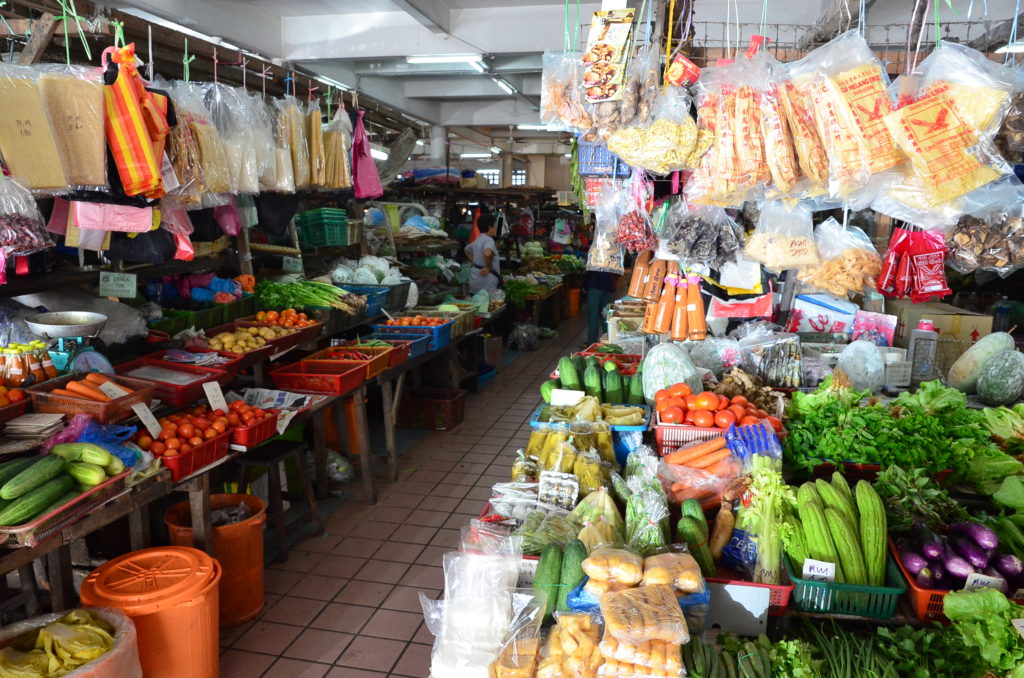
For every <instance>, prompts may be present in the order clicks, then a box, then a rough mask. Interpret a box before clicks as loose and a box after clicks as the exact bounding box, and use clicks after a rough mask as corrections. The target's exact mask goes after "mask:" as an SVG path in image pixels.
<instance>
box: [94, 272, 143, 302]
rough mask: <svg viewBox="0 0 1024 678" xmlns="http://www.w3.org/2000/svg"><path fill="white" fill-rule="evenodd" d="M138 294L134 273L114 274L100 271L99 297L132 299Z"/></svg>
mask: <svg viewBox="0 0 1024 678" xmlns="http://www.w3.org/2000/svg"><path fill="white" fill-rule="evenodd" d="M136 294H138V286H137V284H136V276H135V274H134V273H114V272H112V271H100V296H101V297H119V298H121V299H134V298H135V295H136Z"/></svg>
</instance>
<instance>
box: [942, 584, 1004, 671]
mask: <svg viewBox="0 0 1024 678" xmlns="http://www.w3.org/2000/svg"><path fill="white" fill-rule="evenodd" d="M942 611H943V612H945V613H946V616H947V617H949V619H950V621H952V622H953V628H955V629H956V630H957V631H958V632H959V633H960V638H961V640H962V642H963V644H964V645H966V646H968V647H973V648H975V649H976V650H977V651H978V652H979V653H980V655H981V658H982V659H983V660H984V661H985V662H986V663H987V664H988V665H989V666H991V667H992V668H994V669H999V670H1001V671H1010V673H1009V674H1008V675H1009V676H1010V678H1024V638H1021V635H1020V634H1019V633H1017V630H1016V629H1015V628H1014V627H1013V625H1012V624H1011V623H1010V621H1011V620H1012V619H1019V618H1021V617H1024V607H1022V606H1020V605H1017V604H1016V603H1012V602H1010V601H1009V600H1007V599H1006V596H1004V595H1003V594H1002V593H1000V592H999V591H997V590H996V589H989V588H981V589H976V590H974V591H950V592H949V593H948V594H946V597H945V598H944V599H943V603H942Z"/></svg>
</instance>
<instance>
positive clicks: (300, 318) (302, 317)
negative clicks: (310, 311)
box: [298, 313, 309, 321]
mask: <svg viewBox="0 0 1024 678" xmlns="http://www.w3.org/2000/svg"><path fill="white" fill-rule="evenodd" d="M298 318H299V320H302V321H306V320H309V316H307V315H306V314H305V313H300V314H299V315H298Z"/></svg>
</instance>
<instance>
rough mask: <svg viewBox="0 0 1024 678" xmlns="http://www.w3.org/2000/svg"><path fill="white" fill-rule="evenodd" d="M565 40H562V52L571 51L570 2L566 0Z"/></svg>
mask: <svg viewBox="0 0 1024 678" xmlns="http://www.w3.org/2000/svg"><path fill="white" fill-rule="evenodd" d="M564 19H565V38H563V39H562V51H563V52H568V51H569V0H565V16H564Z"/></svg>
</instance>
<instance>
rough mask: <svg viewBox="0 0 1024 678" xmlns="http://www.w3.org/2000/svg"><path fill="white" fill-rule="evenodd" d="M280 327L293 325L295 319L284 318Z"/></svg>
mask: <svg viewBox="0 0 1024 678" xmlns="http://www.w3.org/2000/svg"><path fill="white" fill-rule="evenodd" d="M281 327H295V321H294V320H292V319H291V318H286V319H285V320H282V321H281Z"/></svg>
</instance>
